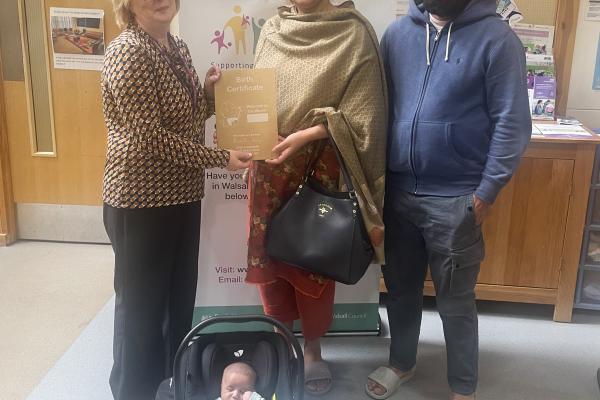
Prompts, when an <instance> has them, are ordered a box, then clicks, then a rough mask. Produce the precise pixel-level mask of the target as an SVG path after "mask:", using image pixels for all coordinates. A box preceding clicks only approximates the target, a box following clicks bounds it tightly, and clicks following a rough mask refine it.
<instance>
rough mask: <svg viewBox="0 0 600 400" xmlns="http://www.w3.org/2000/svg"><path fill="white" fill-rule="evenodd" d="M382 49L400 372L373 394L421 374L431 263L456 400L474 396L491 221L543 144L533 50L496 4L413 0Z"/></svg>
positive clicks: (391, 306)
mask: <svg viewBox="0 0 600 400" xmlns="http://www.w3.org/2000/svg"><path fill="white" fill-rule="evenodd" d="M381 48H382V53H383V56H384V60H385V65H386V69H387V76H388V84H389V93H390V102H391V104H390V112H391V118H390V128H389V140H388V143H389V145H388V146H389V153H388V178H387V194H386V200H385V210H384V220H385V225H386V261H387V265H386V266H384V267H383V274H384V278H385V283H386V285H387V288H388V305H387V310H388V315H389V322H390V330H391V336H392V340H391V348H390V359H389V366H386V367H381V368H378V369H377V370H376V371H374V372H373V373H372V374H371V375H370V376H369V380H368V382H367V387H366V389H367V392H368V394H369V395H370V396H371V397H373V398H376V399H383V398H387V397H389V396H390V395H391V394H392V393H393V392H394V391H395V390H396V389H397V388H398V387H399V386H400V385H401V384H402V383H403V382H405V381H407V380H408V379H410V378H411V377H412V375H413V374H414V371H415V366H416V361H417V360H416V355H417V344H418V341H419V331H420V327H421V314H422V305H423V284H424V280H425V276H426V272H427V266H428V265H429V267H430V270H431V277H432V279H433V282H434V285H435V288H436V299H437V307H438V311H439V314H440V317H441V319H442V323H443V326H444V336H445V339H446V349H447V358H448V383H449V385H450V389H451V391H452V395H451V397H452V399H473V398H474V397H475V390H476V386H477V363H478V327H477V310H476V306H475V284H476V281H477V276H478V274H479V265H480V263H481V261H482V260H483V258H484V243H483V237H482V233H481V227H480V225H481V223H482V222H483V220H484V219H485V217H486V215H487V214H488V212H489V209H490V207H491V205H492V204H493V203H494V201H495V200H496V197H497V196H498V193H499V192H500V191H501V189H502V188H503V187H504V186H505V185H506V184H507V183H508V181H509V180H510V178H511V176H512V175H513V172H514V171H515V169H516V168H517V165H518V163H519V160H520V158H521V155H522V154H523V152H524V151H525V148H526V147H527V144H528V143H529V140H530V137H531V117H530V114H529V103H528V96H527V73H526V69H525V54H524V52H523V45H522V44H521V42H520V41H519V39H518V37H517V36H516V35H515V34H514V33H513V32H512V30H511V29H510V27H509V26H508V25H507V24H506V23H505V22H503V21H502V20H501V19H500V18H499V17H498V16H497V15H496V0H421V1H419V0H411V1H410V11H409V15H408V16H407V17H405V18H402V19H401V20H399V21H396V22H394V23H393V24H392V25H391V26H390V27H389V28H388V30H387V32H386V33H385V35H384V37H383V40H382V44H381Z"/></svg>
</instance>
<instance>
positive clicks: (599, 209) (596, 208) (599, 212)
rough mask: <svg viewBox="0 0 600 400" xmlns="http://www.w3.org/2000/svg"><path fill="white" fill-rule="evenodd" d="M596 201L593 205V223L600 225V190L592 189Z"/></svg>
mask: <svg viewBox="0 0 600 400" xmlns="http://www.w3.org/2000/svg"><path fill="white" fill-rule="evenodd" d="M592 196H594V203H593V206H592V224H598V225H600V190H592Z"/></svg>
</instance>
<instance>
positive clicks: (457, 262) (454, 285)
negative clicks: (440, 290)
mask: <svg viewBox="0 0 600 400" xmlns="http://www.w3.org/2000/svg"><path fill="white" fill-rule="evenodd" d="M450 257H451V259H452V272H451V275H450V295H451V296H462V295H465V294H470V293H472V292H473V291H474V290H475V285H476V284H477V277H478V275H479V267H480V264H481V261H483V258H484V257H485V244H484V242H483V237H481V236H480V237H479V239H478V240H477V241H476V242H475V243H474V244H472V245H470V246H468V247H466V248H464V249H461V250H453V251H452V254H451V256H450Z"/></svg>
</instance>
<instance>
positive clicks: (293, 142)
mask: <svg viewBox="0 0 600 400" xmlns="http://www.w3.org/2000/svg"><path fill="white" fill-rule="evenodd" d="M304 132H305V131H298V132H295V133H292V134H291V135H290V136H288V137H286V138H284V137H281V136H280V137H279V144H278V145H277V146H275V147H273V158H272V159H270V160H266V162H267V164H272V165H279V164H282V163H284V162H285V161H286V160H289V159H290V157H292V156H293V155H294V154H296V153H297V152H298V150H300V149H301V148H302V147H304V146H305V145H306V143H308V140H307V137H306V135H305V133H304Z"/></svg>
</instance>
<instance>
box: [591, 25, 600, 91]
mask: <svg viewBox="0 0 600 400" xmlns="http://www.w3.org/2000/svg"><path fill="white" fill-rule="evenodd" d="M592 89H593V90H600V36H598V49H597V50H596V68H595V70H594V82H593V84H592Z"/></svg>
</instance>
